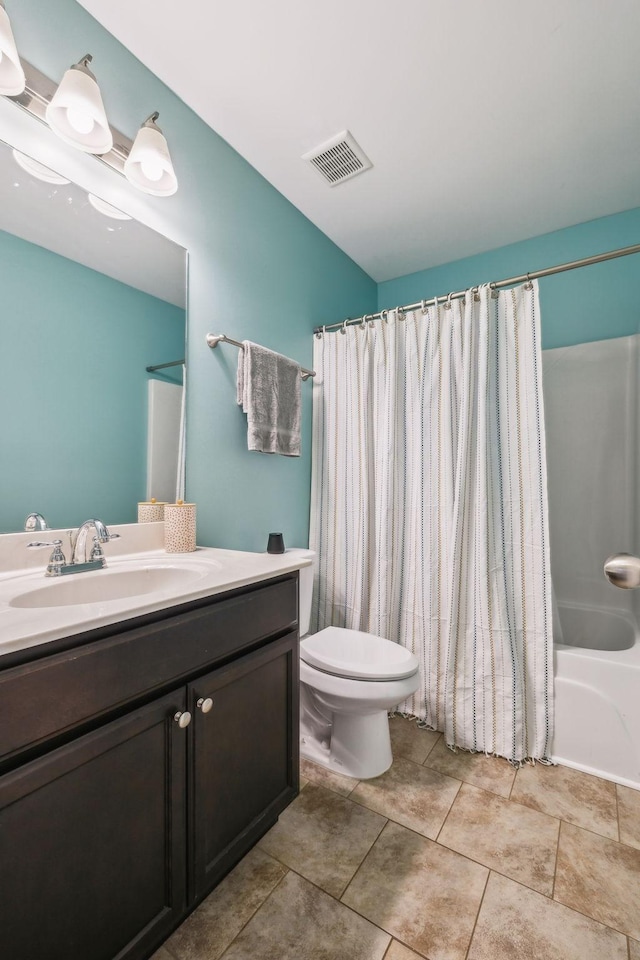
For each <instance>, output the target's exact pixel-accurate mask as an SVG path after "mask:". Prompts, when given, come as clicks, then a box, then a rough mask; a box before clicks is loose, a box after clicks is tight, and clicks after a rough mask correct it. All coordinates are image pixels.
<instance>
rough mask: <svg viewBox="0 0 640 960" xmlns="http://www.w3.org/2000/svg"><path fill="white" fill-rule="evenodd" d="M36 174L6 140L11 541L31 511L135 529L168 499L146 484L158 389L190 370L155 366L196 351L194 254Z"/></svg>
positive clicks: (5, 474)
mask: <svg viewBox="0 0 640 960" xmlns="http://www.w3.org/2000/svg"><path fill="white" fill-rule="evenodd" d="M44 169H45V170H46V168H44ZM32 171H33V167H32V166H31V164H30V163H29V159H28V158H27V160H26V161H25V160H24V158H23V157H22V156H18V158H17V160H16V156H15V152H14V151H13V150H12V148H11V147H10V146H9V145H7V144H5V143H2V142H1V141H0V180H1V182H2V203H1V204H0V290H1V291H2V304H1V307H0V311H1V313H0V358H1V362H2V367H3V370H2V376H1V377H0V414H1V415H0V455H1V458H2V459H1V462H2V469H1V470H0V533H7V532H12V531H17V530H22V529H23V527H24V521H25V518H26V516H27V515H28V514H30V513H31V512H33V511H37V512H39V513H41V514H43V515H44V517H45V518H46V520H47V522H48V524H49V526H50V527H52V528H56V527H75V526H77V525H79V524H80V523H82V522H83V521H84V520H86V519H87V518H88V517H92V516H98V517H100V518H101V519H103V520H104V521H105V522H106V523H131V522H134V521H135V520H136V519H137V503H138V501H139V500H145V499H147V497H148V496H150V495H153V496H156V497H157V499H165V498H167V491H166V490H162V491H161V490H158V491H157V492H155V491H153V490H149V491H148V489H147V459H148V439H149V438H148V414H149V395H150V392H151V391H150V389H149V381H150V380H152V379H161V380H163V381H164V382H167V383H174V384H178V385H180V384H181V383H182V367H181V366H173V367H167V368H166V369H164V370H159V371H157V372H156V373H153V374H149V373H147V371H146V367H147V366H151V365H156V364H162V363H169V362H171V361H175V360H179V359H182V358H183V357H184V355H185V321H186V317H185V304H186V251H185V250H184V249H183V248H182V247H179V246H178V245H177V244H175V243H173V242H171V241H170V240H167V238H166V237H163V236H161V235H160V234H158V233H156V232H155V231H153V230H151V229H150V228H149V227H146V226H144V225H143V224H141V223H138V222H136V221H135V220H132V219H131V218H128V217H127V218H126V219H121V218H119V217H117V214H118V213H119V211H116V210H115V209H114V208H113V207H109V205H108V204H105V203H104V201H100V200H99V199H96V198H94V197H91V196H90V195H89V194H87V193H86V192H85V191H84V190H83V189H81V188H80V187H78V186H77V185H75V184H73V183H69V182H67V181H65V180H64V178H60V177H58V178H57V180H58V182H51V178H49V181H48V182H47V181H45V180H43V179H41V178H40V177H41V176H42V171H41V170H40V171H37V172H38V174H39V176H36V175H35V174H34V172H32ZM121 216H122V215H121ZM178 392H180V391H178ZM162 416H163V414H161V417H162ZM175 429H176V428H175V423H174V426H173V430H174V431H175ZM177 439H178V438H177V437H176V442H177ZM174 454H175V450H173V451H172V453H171V455H174ZM155 462H156V466H158V461H157V458H156V461H155ZM173 495H174V492H172V493H171V498H173Z"/></svg>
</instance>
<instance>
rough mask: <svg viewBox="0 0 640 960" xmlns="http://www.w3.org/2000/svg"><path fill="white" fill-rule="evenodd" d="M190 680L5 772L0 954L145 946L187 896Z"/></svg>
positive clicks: (22, 958) (128, 951) (52, 959)
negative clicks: (182, 723) (183, 720)
mask: <svg viewBox="0 0 640 960" xmlns="http://www.w3.org/2000/svg"><path fill="white" fill-rule="evenodd" d="M184 700H185V689H184V688H182V689H181V690H180V691H179V692H177V693H175V694H169V695H168V696H165V697H163V698H161V699H159V700H156V701H154V702H153V703H152V704H150V705H148V706H145V707H142V708H140V709H138V710H135V711H133V712H132V713H130V714H127V715H126V716H125V717H122V718H121V719H119V720H115V721H113V722H112V723H109V724H107V725H105V726H104V727H101V728H100V729H98V730H96V731H94V732H93V733H90V734H87V735H86V736H83V737H80V738H78V739H77V740H74V741H73V742H71V743H69V744H67V745H66V746H64V747H61V748H59V749H57V750H54V751H52V752H51V753H49V754H47V755H46V756H44V757H41V758H40V759H38V760H35V761H33V762H32V763H29V764H26V765H25V766H23V767H21V768H20V769H18V770H15V771H13V772H11V773H8V774H5V775H4V776H3V777H2V778H0V871H1V873H0V956H2V957H7V958H9V957H10V958H11V960H113V958H125V957H127V958H139V957H146V956H148V955H149V953H150V952H151V950H150V948H152V947H153V946H155V945H157V943H158V942H159V941H160V940H161V939H162V937H163V935H164V934H166V933H168V932H169V931H170V930H171V928H172V927H173V926H175V923H176V921H177V919H178V917H179V915H180V914H181V913H182V912H183V910H184V906H185V894H186V878H185V872H186V869H185V857H184V844H185V790H184V786H185V776H186V770H185V766H186V764H185V759H186V738H187V733H188V730H186V729H181V728H180V727H179V725H178V723H177V722H175V721H174V719H173V717H174V714H175V713H176V711H178V710H184Z"/></svg>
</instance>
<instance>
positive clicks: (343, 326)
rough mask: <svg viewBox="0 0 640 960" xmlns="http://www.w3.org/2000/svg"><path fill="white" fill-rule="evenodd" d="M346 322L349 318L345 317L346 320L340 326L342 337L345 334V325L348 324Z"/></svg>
mask: <svg viewBox="0 0 640 960" xmlns="http://www.w3.org/2000/svg"><path fill="white" fill-rule="evenodd" d="M348 321H349V318H348V317H347V319H346V320H345V321H344V322H343V324H342V326H341V327H340V333H341V334H342V335H343V336H344V335H345V333H346V332H347V323H348Z"/></svg>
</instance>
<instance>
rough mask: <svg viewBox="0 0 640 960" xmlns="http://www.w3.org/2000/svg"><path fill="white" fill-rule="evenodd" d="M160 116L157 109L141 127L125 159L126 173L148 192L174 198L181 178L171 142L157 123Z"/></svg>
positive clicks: (140, 187)
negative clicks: (170, 149)
mask: <svg viewBox="0 0 640 960" xmlns="http://www.w3.org/2000/svg"><path fill="white" fill-rule="evenodd" d="M158 117H159V114H158V113H157V111H156V112H155V113H152V114H151V116H150V117H147V119H146V120H145V122H144V123H143V124H142V126H141V127H140V129H139V130H138V133H137V134H136V138H135V140H134V141H133V146H132V147H131V151H130V153H129V156H128V157H127V159H126V160H125V164H124V175H125V177H126V178H127V180H128V181H129V182H130V183H132V184H133V185H134V186H135V187H138V189H139V190H142V191H143V192H144V193H150V194H152V195H153V196H154V197H170V196H171V195H172V194H174V193H175V192H176V190H177V189H178V180H177V178H176V175H175V172H174V169H173V164H172V162H171V157H170V155H169V147H168V146H167V141H166V140H165V136H164V134H163V132H162V130H161V129H160V127H159V126H157V124H156V120H157V119H158Z"/></svg>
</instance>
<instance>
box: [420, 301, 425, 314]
mask: <svg viewBox="0 0 640 960" xmlns="http://www.w3.org/2000/svg"><path fill="white" fill-rule="evenodd" d="M420 305H421V307H422V313H423V315H424V316H426V315H427V301H426V300H422V301H421V304H420Z"/></svg>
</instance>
